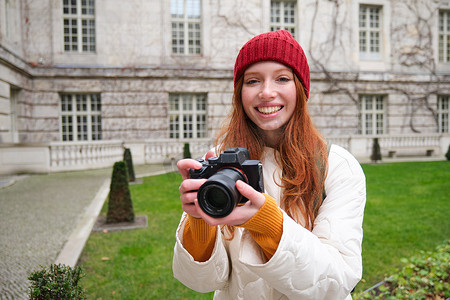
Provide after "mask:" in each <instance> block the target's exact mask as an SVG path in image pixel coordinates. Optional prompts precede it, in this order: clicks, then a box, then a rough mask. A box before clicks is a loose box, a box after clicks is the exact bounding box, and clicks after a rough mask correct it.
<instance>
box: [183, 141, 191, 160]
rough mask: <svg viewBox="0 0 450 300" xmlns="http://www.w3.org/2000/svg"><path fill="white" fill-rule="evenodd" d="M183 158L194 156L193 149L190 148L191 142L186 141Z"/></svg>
mask: <svg viewBox="0 0 450 300" xmlns="http://www.w3.org/2000/svg"><path fill="white" fill-rule="evenodd" d="M183 158H192V155H191V150H190V149H189V143H184V149H183Z"/></svg>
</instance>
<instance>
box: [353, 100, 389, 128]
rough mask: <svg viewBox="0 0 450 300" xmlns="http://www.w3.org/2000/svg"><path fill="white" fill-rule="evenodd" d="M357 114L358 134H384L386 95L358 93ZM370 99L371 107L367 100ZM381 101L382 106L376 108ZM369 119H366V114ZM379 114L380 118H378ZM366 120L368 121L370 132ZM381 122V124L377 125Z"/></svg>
mask: <svg viewBox="0 0 450 300" xmlns="http://www.w3.org/2000/svg"><path fill="white" fill-rule="evenodd" d="M358 98H359V116H358V134H360V135H384V134H386V127H387V126H386V120H387V114H386V104H387V96H386V95H381V94H360V95H359V97H358ZM369 99H370V101H371V105H370V106H371V107H368V106H369V105H368V103H367V100H369ZM380 102H381V104H382V107H381V108H378V104H379V103H380ZM369 115H370V116H371V120H368V118H367V117H368V116H369ZM380 116H381V120H380V119H379V118H378V117H380ZM368 121H369V123H370V132H369V128H368V127H369V126H368V124H369V123H368ZM380 123H381V126H379V125H380Z"/></svg>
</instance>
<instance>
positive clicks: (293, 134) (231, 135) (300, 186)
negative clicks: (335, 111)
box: [215, 74, 328, 232]
mask: <svg viewBox="0 0 450 300" xmlns="http://www.w3.org/2000/svg"><path fill="white" fill-rule="evenodd" d="M294 82H295V86H296V90H297V99H296V106H295V110H294V113H293V115H292V117H291V118H290V120H289V121H288V122H287V124H285V125H284V127H285V128H284V135H283V136H282V137H281V140H280V142H279V143H278V145H277V148H276V149H275V150H277V151H276V161H277V164H278V165H279V166H280V167H281V169H282V178H281V188H282V189H283V193H282V195H283V196H282V199H281V203H280V204H281V207H283V209H284V210H285V211H286V213H287V214H288V215H289V216H290V217H291V218H293V219H294V220H295V221H296V222H298V223H301V220H302V219H303V220H304V226H305V228H307V229H309V230H312V229H313V226H314V220H315V218H316V216H317V212H318V210H319V206H318V205H317V201H318V200H319V199H320V198H321V197H322V188H323V182H324V180H325V175H326V170H325V169H324V168H325V166H327V165H328V157H327V145H326V143H325V141H324V138H323V137H322V135H321V134H320V132H319V131H318V130H317V129H316V128H315V126H314V125H313V123H312V120H311V118H310V116H309V113H308V108H307V105H306V100H307V99H306V95H305V91H304V89H303V86H302V84H301V82H300V80H299V79H298V78H297V76H296V75H295V74H294ZM242 86H243V76H241V77H240V78H239V79H238V80H237V82H236V84H235V88H234V98H233V107H232V111H231V113H230V115H229V116H228V118H227V119H226V120H225V124H224V126H222V129H221V131H220V132H219V135H218V137H217V139H216V142H215V144H216V147H218V150H219V151H220V153H221V152H223V151H224V150H225V149H227V148H229V147H235V146H239V147H246V148H247V149H248V150H249V152H250V156H251V159H257V160H260V159H261V155H262V153H263V148H264V146H265V144H264V141H263V139H262V137H261V135H260V134H259V133H258V128H257V126H256V125H255V124H254V123H253V122H252V121H251V120H250V119H249V118H248V117H247V115H246V114H245V112H244V109H243V105H242V97H241V94H242ZM231 231H232V232H233V231H234V230H231Z"/></svg>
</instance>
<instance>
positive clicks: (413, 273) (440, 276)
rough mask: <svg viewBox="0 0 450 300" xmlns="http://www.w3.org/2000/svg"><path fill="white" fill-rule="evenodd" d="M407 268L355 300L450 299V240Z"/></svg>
mask: <svg viewBox="0 0 450 300" xmlns="http://www.w3.org/2000/svg"><path fill="white" fill-rule="evenodd" d="M402 262H403V263H405V264H406V266H405V267H404V268H403V269H402V270H400V271H399V272H398V273H397V274H395V275H393V276H391V277H389V278H387V279H386V280H385V281H384V282H383V284H382V285H380V286H379V287H377V288H375V289H372V290H370V291H369V292H365V293H361V294H357V295H353V299H355V300H358V299H424V300H425V299H426V300H428V299H433V300H438V299H448V298H449V297H450V285H449V282H450V263H449V262H450V240H447V241H445V242H444V243H443V244H442V245H439V246H438V247H437V248H436V251H433V252H431V251H429V252H424V251H422V252H421V254H420V255H419V256H415V257H412V258H411V259H406V258H403V259H402Z"/></svg>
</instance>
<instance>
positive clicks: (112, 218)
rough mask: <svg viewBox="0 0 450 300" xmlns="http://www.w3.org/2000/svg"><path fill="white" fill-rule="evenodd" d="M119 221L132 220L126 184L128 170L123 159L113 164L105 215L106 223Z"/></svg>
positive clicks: (129, 195) (130, 203) (131, 209)
mask: <svg viewBox="0 0 450 300" xmlns="http://www.w3.org/2000/svg"><path fill="white" fill-rule="evenodd" d="M120 222H134V211H133V203H132V201H131V194H130V189H129V186H128V170H127V165H126V163H125V162H124V161H118V162H116V163H115V164H114V168H113V173H112V178H111V186H110V191H109V201H108V213H107V215H106V223H120Z"/></svg>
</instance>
